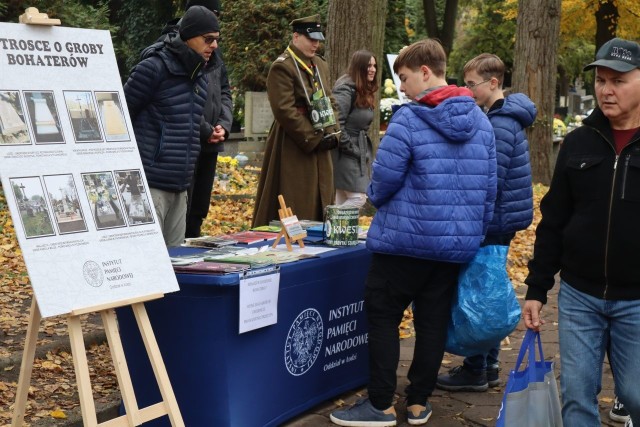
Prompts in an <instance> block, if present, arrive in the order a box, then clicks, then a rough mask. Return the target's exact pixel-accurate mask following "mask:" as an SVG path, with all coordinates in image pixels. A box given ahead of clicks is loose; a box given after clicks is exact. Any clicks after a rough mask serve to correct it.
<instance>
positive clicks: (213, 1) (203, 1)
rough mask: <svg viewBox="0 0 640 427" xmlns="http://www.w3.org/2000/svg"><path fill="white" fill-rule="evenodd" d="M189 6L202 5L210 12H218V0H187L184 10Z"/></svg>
mask: <svg viewBox="0 0 640 427" xmlns="http://www.w3.org/2000/svg"><path fill="white" fill-rule="evenodd" d="M191 6H204V7H206V8H207V9H209V10H210V11H212V12H215V13H219V12H220V1H219V0H189V1H188V2H187V7H186V8H185V9H184V10H189V8H190V7H191Z"/></svg>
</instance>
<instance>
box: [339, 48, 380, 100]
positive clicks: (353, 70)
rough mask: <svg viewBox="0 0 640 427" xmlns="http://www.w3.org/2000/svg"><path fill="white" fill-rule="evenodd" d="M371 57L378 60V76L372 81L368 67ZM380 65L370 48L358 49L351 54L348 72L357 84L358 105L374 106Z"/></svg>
mask: <svg viewBox="0 0 640 427" xmlns="http://www.w3.org/2000/svg"><path fill="white" fill-rule="evenodd" d="M371 58H373V59H375V61H376V77H375V78H374V79H373V81H372V82H370V81H369V80H367V72H368V70H367V69H368V68H369V61H370V60H371ZM378 66H379V65H378V59H377V58H376V57H375V55H374V54H373V53H372V52H370V51H368V50H358V51H355V52H354V53H353V55H351V61H350V62H349V68H348V70H347V74H348V75H349V77H351V79H352V80H353V81H354V82H355V84H356V103H355V104H356V107H359V108H373V107H374V99H375V95H376V91H377V90H378Z"/></svg>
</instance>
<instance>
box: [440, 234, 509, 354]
mask: <svg viewBox="0 0 640 427" xmlns="http://www.w3.org/2000/svg"><path fill="white" fill-rule="evenodd" d="M508 251H509V247H508V246H504V245H489V246H483V247H481V248H480V249H479V250H478V253H477V254H476V256H475V257H474V258H473V260H471V262H469V263H468V264H466V265H465V266H463V267H462V269H461V270H460V276H459V278H458V289H457V291H456V292H455V293H454V296H453V302H452V305H451V320H450V321H449V329H448V332H447V343H446V345H445V351H447V352H448V353H452V354H459V355H461V356H475V355H478V354H484V353H487V352H488V351H489V350H490V349H491V348H493V347H496V346H498V345H499V344H500V341H501V340H503V339H504V338H505V337H506V336H507V335H509V334H510V333H511V332H513V330H514V329H515V327H516V326H517V325H518V321H519V320H520V313H521V312H520V304H518V300H517V299H516V295H515V292H514V291H513V285H512V284H511V281H510V280H509V276H508V275H507V270H506V265H507V252H508Z"/></svg>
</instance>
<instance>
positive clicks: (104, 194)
mask: <svg viewBox="0 0 640 427" xmlns="http://www.w3.org/2000/svg"><path fill="white" fill-rule="evenodd" d="M82 182H83V184H84V189H85V191H86V193H87V198H88V199H89V205H90V206H91V213H92V214H93V219H94V221H95V222H96V227H97V228H98V230H102V229H105V228H115V227H124V226H125V225H126V224H125V222H124V217H123V215H122V208H121V207H120V203H119V201H118V194H117V191H116V186H115V181H114V179H113V175H112V174H111V172H97V173H85V174H82Z"/></svg>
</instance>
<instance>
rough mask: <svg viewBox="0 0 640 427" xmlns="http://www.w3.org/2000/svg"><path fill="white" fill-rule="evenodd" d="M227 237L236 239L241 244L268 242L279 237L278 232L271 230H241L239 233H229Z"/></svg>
mask: <svg viewBox="0 0 640 427" xmlns="http://www.w3.org/2000/svg"><path fill="white" fill-rule="evenodd" d="M225 237H226V238H230V239H232V240H235V241H236V242H238V243H240V244H252V243H260V242H268V241H269V240H275V238H276V237H278V234H277V232H276V233H273V232H270V231H252V230H250V231H239V232H237V233H231V234H227V235H226V236H225Z"/></svg>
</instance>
